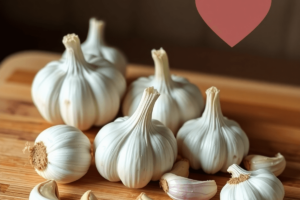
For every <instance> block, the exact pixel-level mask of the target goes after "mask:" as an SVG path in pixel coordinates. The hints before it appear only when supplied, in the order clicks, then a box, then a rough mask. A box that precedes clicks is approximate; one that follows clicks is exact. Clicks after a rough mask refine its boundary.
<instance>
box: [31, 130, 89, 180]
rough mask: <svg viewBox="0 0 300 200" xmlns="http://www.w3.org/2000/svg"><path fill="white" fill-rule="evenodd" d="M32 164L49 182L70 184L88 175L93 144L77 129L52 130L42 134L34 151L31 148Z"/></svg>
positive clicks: (36, 142) (37, 139) (33, 148)
mask: <svg viewBox="0 0 300 200" xmlns="http://www.w3.org/2000/svg"><path fill="white" fill-rule="evenodd" d="M26 149H27V150H28V151H29V161H30V163H31V165H32V166H33V167H34V168H35V171H36V172H37V173H38V174H39V175H40V176H42V177H44V178H45V179H51V180H55V181H57V182H59V183H70V182H73V181H76V180H78V179H80V178H81V177H82V176H84V175H85V174H86V172H87V171H88V169H89V167H90V163H91V159H92V156H91V143H90V140H89V139H88V138H87V137H86V136H85V135H84V134H83V133H82V132H81V131H80V130H78V129H77V128H75V127H72V126H68V125H57V126H52V127H50V128H48V129H46V130H44V131H43V132H41V133H40V134H39V135H38V137H37V138H36V140H35V144H34V146H33V147H30V146H27V147H25V150H26Z"/></svg>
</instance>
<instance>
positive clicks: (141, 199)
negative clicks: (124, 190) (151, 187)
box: [136, 192, 152, 200]
mask: <svg viewBox="0 0 300 200" xmlns="http://www.w3.org/2000/svg"><path fill="white" fill-rule="evenodd" d="M136 200H152V199H151V198H150V197H148V196H147V195H146V193H144V192H142V193H141V194H140V195H139V196H138V197H137V198H136Z"/></svg>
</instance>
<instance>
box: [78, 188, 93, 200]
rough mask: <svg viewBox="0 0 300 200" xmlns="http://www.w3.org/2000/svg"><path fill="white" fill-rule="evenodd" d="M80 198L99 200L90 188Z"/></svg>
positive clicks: (83, 199) (82, 199)
mask: <svg viewBox="0 0 300 200" xmlns="http://www.w3.org/2000/svg"><path fill="white" fill-rule="evenodd" d="M80 200H97V197H96V196H95V195H94V194H93V193H92V191H91V190H89V191H86V192H85V193H84V194H83V195H82V197H81V199H80Z"/></svg>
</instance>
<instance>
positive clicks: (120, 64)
mask: <svg viewBox="0 0 300 200" xmlns="http://www.w3.org/2000/svg"><path fill="white" fill-rule="evenodd" d="M104 27H105V22H104V21H102V20H97V19H95V18H91V19H90V25H89V32H88V36H87V39H86V41H84V42H83V43H82V45H81V47H82V50H83V53H84V55H85V57H86V59H87V61H89V59H90V56H93V55H95V56H97V57H103V58H105V59H106V60H108V61H109V62H111V63H112V64H113V65H114V66H115V67H116V68H117V69H118V70H119V71H120V72H121V73H122V74H123V75H124V76H125V74H126V65H127V60H126V58H125V56H124V54H123V53H122V52H121V51H120V50H118V49H117V48H115V47H111V46H108V45H107V44H106V43H105V41H104Z"/></svg>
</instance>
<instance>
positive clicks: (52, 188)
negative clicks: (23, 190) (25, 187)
mask: <svg viewBox="0 0 300 200" xmlns="http://www.w3.org/2000/svg"><path fill="white" fill-rule="evenodd" d="M29 200H59V192H58V187H57V183H56V182H55V181H54V180H47V181H45V182H43V183H40V184H38V185H36V186H35V187H34V188H33V189H32V190H31V192H30V195H29Z"/></svg>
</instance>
